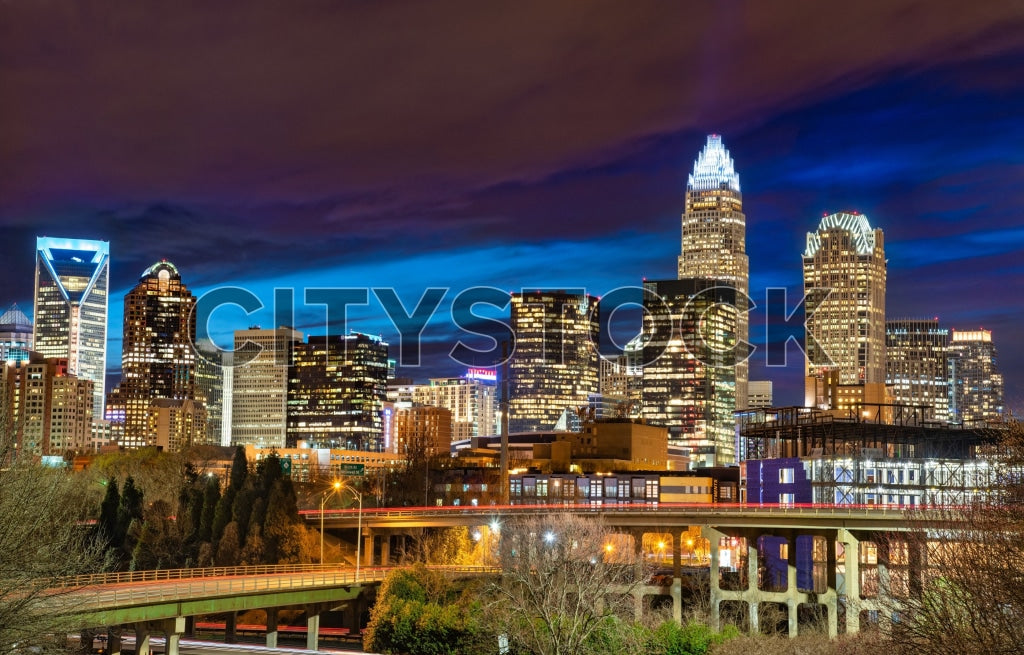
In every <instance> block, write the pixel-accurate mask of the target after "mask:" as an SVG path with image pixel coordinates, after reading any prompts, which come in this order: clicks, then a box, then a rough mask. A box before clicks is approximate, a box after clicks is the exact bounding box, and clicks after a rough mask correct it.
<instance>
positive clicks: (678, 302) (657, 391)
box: [642, 279, 740, 467]
mask: <svg viewBox="0 0 1024 655" xmlns="http://www.w3.org/2000/svg"><path fill="white" fill-rule="evenodd" d="M644 289H645V291H646V293H645V294H644V309H645V310H646V311H645V312H644V335H645V337H646V342H645V346H644V356H643V359H644V362H645V363H646V365H645V366H644V367H643V392H642V405H643V409H642V416H643V418H644V419H645V420H646V421H647V422H648V423H650V424H652V425H658V426H662V427H665V428H667V429H668V442H669V445H670V446H681V447H683V448H685V449H686V450H687V451H688V453H689V457H690V461H691V465H692V466H694V467H696V466H718V465H723V464H729V463H732V462H734V461H736V447H735V443H736V436H735V434H736V430H735V419H734V416H733V412H735V411H736V360H737V348H736V346H737V324H738V314H739V313H740V312H739V311H738V310H737V308H736V303H735V298H736V289H735V288H733V287H731V286H728V285H720V284H718V283H716V282H715V281H714V280H704V279H691V280H663V281H648V282H644Z"/></svg>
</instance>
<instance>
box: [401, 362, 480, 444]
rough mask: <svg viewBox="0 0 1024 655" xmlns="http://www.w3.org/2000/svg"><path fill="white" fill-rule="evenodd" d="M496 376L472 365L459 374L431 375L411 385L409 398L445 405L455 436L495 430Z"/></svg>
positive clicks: (474, 435)
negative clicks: (463, 373) (443, 376)
mask: <svg viewBox="0 0 1024 655" xmlns="http://www.w3.org/2000/svg"><path fill="white" fill-rule="evenodd" d="M496 381H497V377H496V376H495V373H494V371H492V370H490V369H479V368H471V369H469V370H468V371H466V374H465V375H463V376H462V377H458V378H431V380H430V384H424V385H418V386H416V387H414V388H413V391H412V400H413V402H414V403H418V404H421V405H432V406H434V407H444V408H445V409H448V410H449V411H451V414H452V431H453V434H454V439H456V440H461V439H470V438H472V437H484V436H487V435H491V434H497V433H498V423H497V420H498V394H497V382H496Z"/></svg>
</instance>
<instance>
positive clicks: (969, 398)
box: [949, 329, 1003, 425]
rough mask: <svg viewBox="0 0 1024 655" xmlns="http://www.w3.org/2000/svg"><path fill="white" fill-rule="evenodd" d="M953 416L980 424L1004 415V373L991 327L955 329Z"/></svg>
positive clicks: (951, 364) (951, 368) (951, 361)
mask: <svg viewBox="0 0 1024 655" xmlns="http://www.w3.org/2000/svg"><path fill="white" fill-rule="evenodd" d="M949 353H950V359H949V371H950V415H951V416H950V420H951V421H953V422H955V423H963V424H964V425H977V424H980V423H985V422H987V421H996V420H1000V419H1001V418H1002V415H1003V376H1002V374H1001V373H1000V372H999V366H998V365H997V364H998V361H997V359H998V358H997V353H996V346H995V343H993V341H992V331H991V330H982V329H978V330H954V331H953V341H952V343H951V344H950V346H949Z"/></svg>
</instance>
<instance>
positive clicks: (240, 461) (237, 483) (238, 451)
mask: <svg viewBox="0 0 1024 655" xmlns="http://www.w3.org/2000/svg"><path fill="white" fill-rule="evenodd" d="M248 476H249V460H247V459H246V458H245V446H236V447H235V457H234V459H232V460H231V484H230V488H231V489H232V490H233V491H235V492H238V491H241V489H242V486H243V485H244V484H245V480H246V478H247V477H248Z"/></svg>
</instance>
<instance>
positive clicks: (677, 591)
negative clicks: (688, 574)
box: [672, 575, 683, 623]
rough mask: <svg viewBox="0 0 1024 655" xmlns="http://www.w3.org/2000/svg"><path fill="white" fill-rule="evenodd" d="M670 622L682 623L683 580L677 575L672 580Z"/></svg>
mask: <svg viewBox="0 0 1024 655" xmlns="http://www.w3.org/2000/svg"><path fill="white" fill-rule="evenodd" d="M672 620H673V621H675V622H676V623H682V622H683V580H682V578H681V577H680V576H679V575H676V576H675V577H674V578H672Z"/></svg>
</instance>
